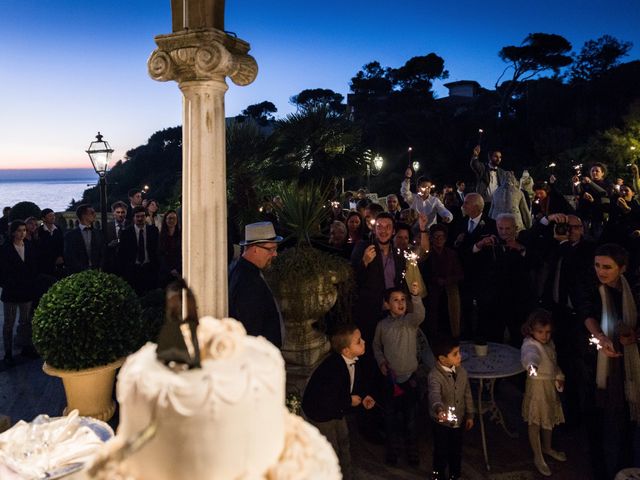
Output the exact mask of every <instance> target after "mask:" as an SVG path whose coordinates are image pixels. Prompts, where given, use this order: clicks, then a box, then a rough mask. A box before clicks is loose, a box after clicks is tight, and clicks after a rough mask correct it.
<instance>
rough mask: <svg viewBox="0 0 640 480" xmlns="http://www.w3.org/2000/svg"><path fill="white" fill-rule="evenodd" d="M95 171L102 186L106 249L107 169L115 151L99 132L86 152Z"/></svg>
mask: <svg viewBox="0 0 640 480" xmlns="http://www.w3.org/2000/svg"><path fill="white" fill-rule="evenodd" d="M86 152H87V154H88V155H89V158H90V159H91V164H92V165H93V169H94V170H95V171H96V173H97V174H98V178H99V186H100V223H101V230H102V240H103V241H104V244H105V247H106V244H107V235H106V230H107V177H106V175H107V169H108V167H109V160H111V154H113V149H112V148H111V147H110V146H109V143H107V142H106V141H104V140H102V135H100V132H98V135H96V140H95V141H93V142H91V144H90V145H89V149H88V150H86Z"/></svg>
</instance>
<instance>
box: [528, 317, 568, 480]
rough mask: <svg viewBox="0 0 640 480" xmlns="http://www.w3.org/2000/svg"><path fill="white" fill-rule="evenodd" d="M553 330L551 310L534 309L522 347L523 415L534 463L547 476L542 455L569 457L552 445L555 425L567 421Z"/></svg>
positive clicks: (547, 472) (545, 464)
mask: <svg viewBox="0 0 640 480" xmlns="http://www.w3.org/2000/svg"><path fill="white" fill-rule="evenodd" d="M551 331H552V325H551V313H550V312H548V311H547V310H543V309H537V310H534V311H533V312H531V314H530V315H529V317H528V318H527V321H526V322H525V324H524V325H523V326H522V335H523V336H524V337H525V338H524V341H523V342H522V349H521V350H520V359H521V361H522V366H523V367H524V369H525V370H526V371H527V373H528V376H527V386H526V389H525V394H524V400H523V402H522V417H523V418H524V421H525V422H527V423H528V424H529V442H530V443H531V449H532V450H533V462H534V464H535V466H536V468H537V469H538V471H539V472H540V473H541V474H542V475H545V476H547V477H548V476H550V475H551V469H550V468H549V466H548V465H547V463H546V462H545V461H544V457H543V454H545V455H548V456H549V457H551V458H554V459H555V460H558V461H560V462H564V461H565V460H566V459H567V457H566V455H565V454H564V452H559V451H557V450H554V449H552V448H551V432H552V430H553V427H555V426H556V425H558V424H560V423H564V414H563V413H562V405H561V404H560V398H559V396H558V392H561V391H562V390H563V389H564V374H563V373H562V371H561V370H560V368H559V367H558V363H557V361H556V347H555V345H554V343H553V340H551ZM541 437H542V442H541V441H540V439H541Z"/></svg>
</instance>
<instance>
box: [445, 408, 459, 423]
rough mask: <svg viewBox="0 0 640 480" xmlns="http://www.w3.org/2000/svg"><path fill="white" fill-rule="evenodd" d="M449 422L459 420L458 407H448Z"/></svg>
mask: <svg viewBox="0 0 640 480" xmlns="http://www.w3.org/2000/svg"><path fill="white" fill-rule="evenodd" d="M447 422H449V423H457V422H458V416H457V415H456V407H449V408H448V409H447Z"/></svg>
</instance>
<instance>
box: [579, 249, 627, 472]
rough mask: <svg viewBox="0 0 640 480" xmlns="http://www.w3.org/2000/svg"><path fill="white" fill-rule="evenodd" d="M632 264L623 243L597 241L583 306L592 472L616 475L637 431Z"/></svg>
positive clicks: (587, 416)
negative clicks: (592, 285) (591, 286)
mask: <svg viewBox="0 0 640 480" xmlns="http://www.w3.org/2000/svg"><path fill="white" fill-rule="evenodd" d="M628 264H629V253H628V252H627V251H626V250H625V249H624V248H622V247H621V246H620V245H616V244H614V243H608V244H605V245H602V246H600V247H598V249H597V250H596V253H595V259H594V267H595V272H596V275H597V277H598V284H597V290H596V291H595V292H594V293H593V294H592V297H591V302H590V303H589V304H588V306H587V309H586V312H585V317H586V319H585V321H584V325H585V327H586V328H587V330H588V331H589V333H590V334H591V337H590V339H589V342H590V343H592V344H594V347H593V348H592V349H591V352H590V355H589V356H590V360H591V367H592V369H591V371H590V377H591V378H589V379H588V380H589V383H590V388H589V390H588V392H587V398H588V400H587V402H586V403H587V404H590V405H594V407H593V411H592V412H587V415H585V418H586V419H587V432H588V434H589V446H590V450H591V451H590V458H592V461H593V468H594V478H613V477H614V475H615V473H616V472H618V471H619V470H621V469H623V468H626V467H631V466H633V431H634V426H635V425H637V423H638V421H639V420H640V355H639V354H638V331H637V326H638V308H637V303H636V300H635V298H634V295H633V292H632V290H631V287H630V285H629V282H628V281H627V279H626V277H625V275H624V274H625V272H626V271H627V267H628ZM594 364H595V365H594ZM594 366H595V368H593V367H594ZM594 380H595V382H594Z"/></svg>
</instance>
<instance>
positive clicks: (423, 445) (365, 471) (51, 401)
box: [0, 309, 599, 480]
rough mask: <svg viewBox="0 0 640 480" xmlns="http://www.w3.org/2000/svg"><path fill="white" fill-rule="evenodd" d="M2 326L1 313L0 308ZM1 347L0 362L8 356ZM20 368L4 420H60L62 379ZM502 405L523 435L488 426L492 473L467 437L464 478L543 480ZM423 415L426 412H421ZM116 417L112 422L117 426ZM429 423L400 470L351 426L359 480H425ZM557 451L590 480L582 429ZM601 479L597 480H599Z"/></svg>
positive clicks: (578, 479)
mask: <svg viewBox="0 0 640 480" xmlns="http://www.w3.org/2000/svg"><path fill="white" fill-rule="evenodd" d="M0 323H2V313H1V309H0ZM1 349H2V347H1V345H0V358H2V357H3V356H4V352H3V351H2V350H1ZM15 359H16V365H15V366H14V367H11V368H7V367H5V366H4V365H2V366H0V415H2V414H4V415H8V416H9V417H10V418H11V421H12V423H15V422H16V421H18V420H27V421H29V420H31V419H33V418H34V417H35V416H36V415H38V414H40V413H46V414H48V415H50V416H57V415H60V414H61V413H62V410H63V408H64V406H65V399H64V390H63V388H62V382H61V380H60V379H59V378H53V377H49V376H47V375H46V374H44V372H43V371H42V360H39V359H36V360H33V359H27V358H22V357H20V356H19V355H18V356H16V357H15ZM1 363H2V362H0V364H1ZM496 394H497V398H498V402H499V404H500V406H501V407H502V409H503V412H504V414H505V416H506V420H507V423H508V424H509V425H510V427H511V428H512V429H513V430H516V431H517V432H518V433H519V437H518V438H517V439H511V438H509V437H507V436H506V434H505V433H504V432H503V431H502V429H501V428H500V427H498V426H495V425H493V424H490V422H489V421H487V443H488V448H489V452H490V453H489V455H490V463H491V468H492V469H491V471H490V472H487V471H486V469H485V466H484V458H483V454H482V446H481V445H482V443H481V437H480V427H479V423H478V422H477V421H476V425H475V426H474V428H473V430H471V431H470V432H468V433H467V434H466V436H465V447H464V454H463V478H465V479H469V480H476V479H490V480H533V479H537V478H543V477H542V476H541V475H540V474H538V473H537V471H536V470H535V468H534V467H533V463H532V459H531V454H530V449H529V445H528V441H527V437H526V425H525V424H524V423H523V422H522V420H521V418H520V417H519V409H520V404H521V401H522V394H521V393H520V391H519V389H518V388H517V387H516V382H512V381H502V382H499V384H498V386H497V387H496ZM421 411H422V412H424V411H425V409H424V407H423V408H421ZM486 418H487V419H488V416H487V417H486ZM117 421H118V418H117V415H116V416H115V417H114V418H113V419H112V421H111V422H110V423H111V424H112V426H113V427H117ZM427 424H428V421H427V420H426V418H425V416H424V414H423V415H422V418H421V421H420V425H421V426H424V427H425V428H423V429H422V430H423V433H422V435H421V437H420V443H419V449H420V467H419V468H411V467H409V466H407V465H406V463H405V462H404V459H402V458H401V459H400V462H399V464H398V466H397V467H389V466H387V465H385V464H384V462H383V459H384V447H383V446H382V445H378V444H374V443H371V442H369V441H366V440H363V439H362V437H361V436H360V434H359V433H358V431H357V428H355V425H352V428H351V442H352V452H353V453H352V455H353V463H354V469H355V474H356V478H357V479H358V480H383V479H407V480H409V479H411V480H413V479H416V480H417V479H425V478H428V473H429V467H430V465H431V440H430V434H429V432H427V431H426V430H427V428H428V427H426V425H427ZM554 441H555V443H556V444H557V448H559V449H564V450H565V451H566V452H567V456H568V458H569V460H568V461H567V462H566V463H559V462H554V461H550V463H549V465H550V467H551V469H552V471H553V472H554V477H555V478H559V479H563V480H574V479H575V480H589V479H590V478H591V476H590V473H589V465H588V459H587V456H586V440H585V433H584V431H583V430H582V429H579V428H578V429H574V430H567V429H564V428H559V429H558V430H557V432H554ZM596 480H599V479H596Z"/></svg>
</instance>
